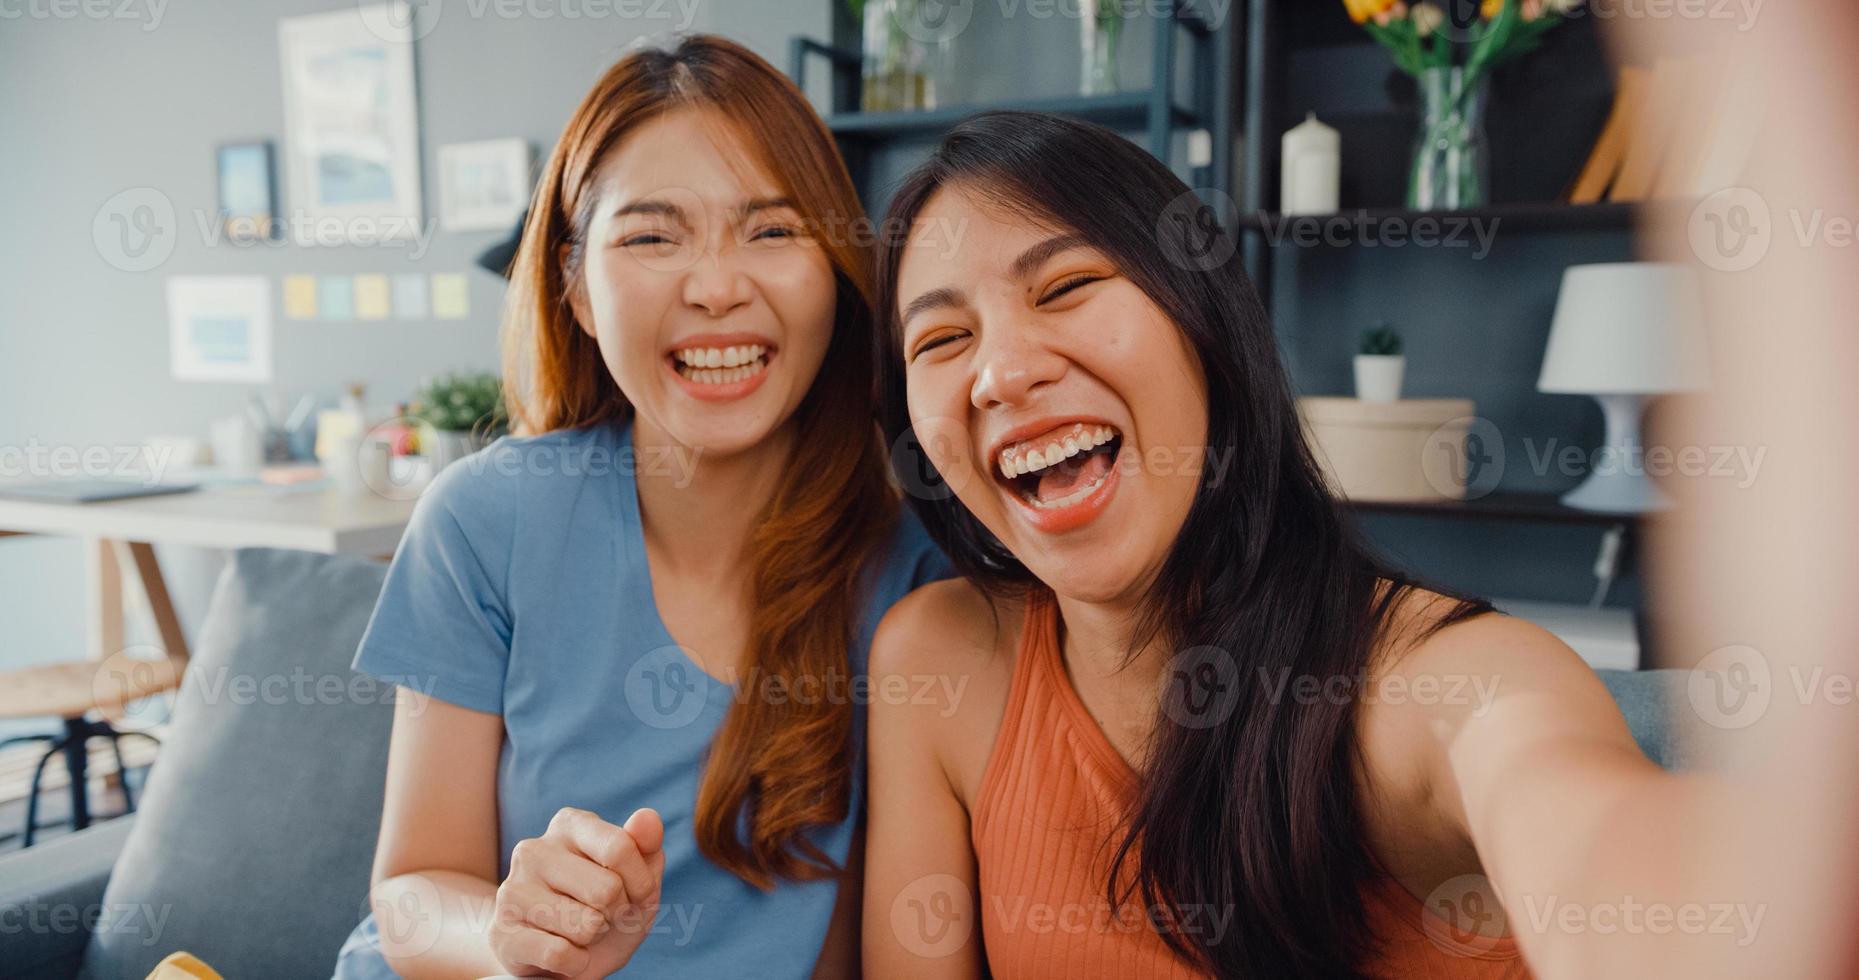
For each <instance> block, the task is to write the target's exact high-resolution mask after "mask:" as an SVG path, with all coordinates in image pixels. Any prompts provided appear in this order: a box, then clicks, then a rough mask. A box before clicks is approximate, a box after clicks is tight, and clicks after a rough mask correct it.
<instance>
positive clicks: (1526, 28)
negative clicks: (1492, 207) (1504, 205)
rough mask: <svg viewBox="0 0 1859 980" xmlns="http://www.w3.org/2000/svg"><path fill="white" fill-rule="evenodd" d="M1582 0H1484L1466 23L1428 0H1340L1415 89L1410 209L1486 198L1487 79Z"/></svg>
mask: <svg viewBox="0 0 1859 980" xmlns="http://www.w3.org/2000/svg"><path fill="white" fill-rule="evenodd" d="M1581 3H1582V0H1482V2H1481V3H1480V4H1479V9H1478V12H1477V13H1476V14H1475V15H1471V12H1470V11H1469V10H1468V11H1467V14H1468V15H1470V16H1469V17H1468V18H1467V20H1468V21H1469V22H1467V23H1460V22H1458V21H1457V20H1455V19H1454V18H1453V17H1450V16H1448V14H1447V12H1446V9H1445V8H1443V7H1441V6H1440V5H1439V4H1438V3H1435V2H1433V0H1422V2H1419V3H1413V4H1409V3H1407V2H1406V0H1343V5H1344V7H1345V8H1347V9H1348V11H1349V16H1350V18H1351V19H1352V20H1354V21H1355V22H1356V23H1358V24H1361V25H1362V26H1363V27H1364V28H1365V29H1366V30H1367V31H1368V33H1369V35H1370V36H1371V37H1373V38H1374V39H1375V40H1376V41H1378V42H1380V43H1381V45H1382V46H1383V47H1385V48H1387V49H1388V50H1389V52H1391V53H1392V54H1393V55H1394V64H1395V67H1397V68H1399V69H1400V70H1401V71H1404V72H1406V73H1407V74H1409V75H1412V76H1413V77H1414V81H1415V83H1416V84H1417V86H1418V88H1419V98H1420V128H1419V131H1418V133H1416V135H1415V137H1414V151H1413V154H1414V158H1413V165H1412V168H1411V170H1410V171H1409V173H1408V180H1407V206H1408V207H1410V208H1413V209H1415V210H1422V211H1427V210H1436V209H1447V208H1475V207H1480V206H1482V205H1485V204H1488V203H1490V200H1491V187H1490V169H1491V167H1490V152H1489V148H1488V146H1487V145H1486V142H1485V127H1484V121H1485V105H1486V89H1487V88H1488V81H1489V79H1488V76H1489V73H1490V71H1491V69H1492V68H1493V67H1495V66H1497V65H1498V64H1501V63H1503V62H1505V61H1508V60H1510V59H1511V58H1515V57H1517V56H1518V55H1521V54H1523V53H1525V52H1527V51H1530V50H1532V49H1533V48H1535V47H1536V46H1537V45H1539V44H1541V43H1542V38H1543V35H1544V34H1545V33H1546V32H1548V31H1549V30H1550V29H1551V28H1553V27H1555V26H1556V25H1557V24H1559V23H1561V22H1562V21H1563V19H1565V18H1566V17H1567V16H1568V15H1569V14H1570V13H1571V12H1572V11H1574V10H1575V9H1576V8H1577V7H1579V6H1581Z"/></svg>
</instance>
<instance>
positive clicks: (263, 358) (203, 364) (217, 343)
mask: <svg viewBox="0 0 1859 980" xmlns="http://www.w3.org/2000/svg"><path fill="white" fill-rule="evenodd" d="M168 369H169V372H170V373H172V374H173V375H174V378H175V380H177V381H240V382H245V383H248V384H267V383H269V382H270V381H271V281H270V280H269V279H267V278H265V277H264V276H174V277H171V278H170V279H169V280H168Z"/></svg>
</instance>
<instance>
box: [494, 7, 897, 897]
mask: <svg viewBox="0 0 1859 980" xmlns="http://www.w3.org/2000/svg"><path fill="white" fill-rule="evenodd" d="M685 108H696V109H710V110H715V111H717V112H718V113H719V114H720V115H721V116H723V117H725V118H726V119H727V120H728V121H729V123H730V124H731V125H733V126H734V127H735V129H736V133H737V135H738V136H739V137H740V138H741V142H742V145H744V146H745V147H748V148H750V151H751V152H753V153H755V154H757V155H758V156H759V157H760V159H759V161H758V162H759V163H760V164H761V165H762V166H763V167H764V168H765V170H766V171H767V173H768V174H769V175H770V176H771V177H772V178H773V180H774V181H775V183H776V184H777V185H779V186H780V189H781V191H782V192H783V193H784V194H785V196H786V197H787V198H788V199H789V200H790V201H791V202H792V204H793V207H794V209H795V210H796V211H797V212H798V213H799V214H800V216H801V219H802V220H803V221H804V222H805V223H806V224H807V225H808V227H809V231H810V232H811V233H812V235H813V238H814V240H815V241H816V242H817V243H818V244H819V245H820V246H821V247H822V248H823V249H824V251H825V253H826V255H827V258H828V260H829V261H830V262H831V264H832V267H833V272H834V282H835V288H836V290H837V303H836V312H835V314H834V322H833V336H832V340H831V341H830V343H829V345H828V348H827V353H826V359H825V361H824V362H823V364H822V365H821V367H820V372H819V374H818V376H816V377H815V379H814V381H813V384H812V387H811V388H810V389H809V391H808V393H807V396H806V398H805V399H804V400H803V401H802V403H801V405H800V407H799V408H798V409H797V410H796V414H795V418H794V420H793V422H794V424H795V427H796V428H795V436H796V438H795V440H794V446H795V450H794V458H793V459H792V460H790V461H789V462H788V465H787V469H786V472H785V473H784V474H783V475H782V477H781V481H780V486H779V488H778V489H777V490H776V492H775V494H774V497H773V498H772V499H771V500H770V501H769V503H768V505H767V507H766V508H765V509H764V511H763V513H762V514H761V515H760V517H761V519H760V520H759V521H758V522H757V527H756V530H755V531H754V533H753V534H752V536H751V539H750V541H749V554H750V561H751V562H752V564H753V570H752V574H751V579H752V585H751V601H752V602H753V603H754V607H753V610H752V612H751V616H750V650H749V658H748V660H747V663H746V665H745V666H746V667H747V670H746V672H745V674H746V676H748V677H750V678H752V679H754V680H755V681H756V682H757V686H754V687H752V688H751V689H750V696H747V697H743V698H739V699H737V701H736V702H735V703H734V704H733V705H731V707H730V710H729V714H728V716H727V717H726V718H725V720H724V722H723V724H722V727H721V729H720V730H719V731H718V732H717V735H716V739H715V741H714V742H713V743H712V744H711V747H710V752H709V757H708V759H707V761H706V763H705V767H704V774H703V779H702V782H701V785H700V787H699V789H698V795H697V815H696V821H695V824H696V826H695V831H696V836H697V844H698V847H699V849H700V850H701V851H702V852H703V853H704V855H705V856H706V857H708V858H709V859H710V860H711V861H713V862H715V863H716V864H718V865H719V866H721V867H724V868H727V869H728V870H730V871H731V872H733V873H735V874H736V875H738V876H739V877H741V878H742V879H743V880H745V881H747V882H749V883H751V884H753V885H756V886H757V887H761V888H769V887H772V886H773V884H774V879H775V878H777V877H781V878H790V879H811V878H821V877H829V876H832V875H834V874H837V873H838V870H839V869H838V868H837V867H836V866H835V865H834V864H833V862H832V860H831V859H830V858H829V857H828V856H827V855H826V854H825V853H823V852H822V851H820V850H819V848H817V847H815V846H814V845H813V844H812V843H811V842H810V841H809V840H808V839H807V838H806V836H805V833H806V831H807V830H809V829H810V828H815V827H819V826H822V825H829V824H836V823H839V822H841V821H843V820H844V819H845V818H846V815H847V810H848V808H849V806H850V802H851V795H852V794H851V787H852V767H853V765H854V764H855V761H856V760H854V759H853V757H852V745H853V738H852V736H853V732H852V719H853V714H852V706H851V705H850V704H849V703H847V699H845V698H832V697H816V698H808V699H797V698H793V697H787V698H778V699H777V698H767V697H758V696H756V695H757V694H758V693H760V692H762V691H764V690H768V689H770V688H773V689H782V690H788V691H793V690H796V687H795V685H794V682H795V681H796V680H797V679H798V678H801V677H806V678H808V679H809V680H810V682H812V683H814V684H830V683H834V679H835V678H837V679H841V680H843V679H845V678H846V677H847V676H848V673H849V671H850V666H849V661H848V658H847V651H848V650H849V649H850V644H851V643H852V640H853V630H854V629H855V628H856V626H857V621H858V608H859V598H860V595H861V591H862V590H861V589H860V584H861V583H860V575H861V572H862V570H863V565H864V559H865V556H866V555H867V554H869V553H870V551H871V550H872V549H873V548H874V547H875V546H876V545H877V544H878V542H879V541H881V540H882V539H883V538H884V537H885V536H886V533H887V531H888V529H889V528H890V526H891V523H892V521H894V520H895V517H896V514H897V499H896V493H895V492H894V491H893V490H892V489H891V487H890V484H889V482H888V479H887V477H886V475H885V462H884V455H883V451H882V446H881V444H880V442H879V437H878V433H877V427H876V424H875V421H874V415H873V409H874V406H873V386H872V380H871V378H872V375H871V350H872V343H873V340H872V320H871V313H870V310H871V256H870V250H869V248H868V247H859V246H857V245H855V244H854V242H855V241H856V237H855V236H853V235H848V234H846V233H845V230H846V229H847V228H853V227H859V226H861V225H862V223H863V221H864V216H863V211H862V210H861V209H860V206H859V202H858V197H857V195H856V194H855V193H854V191H853V187H852V179H851V177H850V175H849V174H847V172H846V167H845V163H844V162H843V161H842V160H841V159H840V157H839V154H838V152H837V151H836V150H835V149H834V147H833V141H832V136H831V135H830V134H829V133H828V132H827V129H826V127H825V125H824V124H823V123H822V122H821V121H820V119H819V117H818V116H817V115H815V114H814V112H813V110H812V108H811V107H810V106H809V105H808V104H807V101H806V97H805V96H803V95H802V94H801V92H800V90H799V89H797V88H795V87H794V85H793V83H792V82H790V81H789V80H788V79H787V78H786V76H784V75H782V74H781V73H780V72H778V71H776V70H775V69H774V68H773V67H771V66H770V65H769V64H768V63H767V62H766V61H763V60H762V59H761V58H759V57H757V56H756V55H755V54H753V53H751V52H750V51H748V50H747V49H745V48H743V47H741V46H740V45H737V44H735V43H732V42H730V41H726V40H723V39H721V38H717V37H712V36H706V35H696V36H692V37H688V38H685V39H683V40H682V41H681V43H679V44H678V46H677V47H676V48H675V49H672V50H657V49H647V50H640V51H637V52H634V53H632V54H629V55H627V56H626V57H625V58H623V59H621V60H620V61H619V62H618V63H616V64H615V65H614V66H613V67H612V68H611V69H609V70H608V71H607V73H606V74H605V75H604V76H603V77H602V78H601V79H600V81H599V82H597V83H596V84H595V85H594V88H593V90H592V91H590V92H589V93H588V94H587V97H586V98H585V99H583V100H582V102H581V105H580V107H579V108H578V109H576V110H575V113H574V116H573V117H572V118H571V119H570V120H569V121H568V125H567V127H566V128H565V129H564V130H563V132H562V137H561V140H560V141H559V142H558V143H557V144H556V146H555V151H554V152H553V153H552V154H551V155H550V157H549V161H548V165H547V167H546V168H545V170H544V171H543V173H542V175H541V179H540V181H539V182H538V185H537V188H536V192H535V196H534V198H533V200H532V202H531V206H530V214H529V219H528V221H527V222H526V223H525V225H524V227H523V237H522V243H521V245H520V246H519V247H518V249H517V253H516V258H515V260H514V261H513V263H512V266H511V277H510V292H509V294H508V298H507V300H506V308H505V314H504V373H505V376H506V378H507V379H508V383H507V385H506V389H507V390H506V398H507V400H508V402H509V407H510V414H511V418H512V420H513V424H514V427H515V429H516V430H517V431H518V432H521V433H532V434H533V433H540V432H549V431H553V430H557V429H564V428H573V427H579V426H585V425H591V424H595V423H600V422H608V421H623V420H625V419H627V418H629V417H630V414H631V412H632V408H631V406H630V405H629V404H628V403H627V402H626V399H625V398H624V396H622V395H621V393H620V390H619V386H618V385H617V384H616V383H615V382H614V380H613V377H612V375H611V374H610V373H609V372H608V370H607V367H606V363H605V362H604V361H603V360H602V359H601V355H600V349H599V346H598V345H597V344H596V342H595V341H594V340H593V338H592V337H590V336H588V334H587V333H585V332H584V331H582V329H581V328H580V327H579V326H578V325H577V324H576V322H575V317H574V312H573V310H572V308H571V307H570V304H569V299H568V297H569V291H570V290H571V289H573V288H576V284H577V280H578V277H579V276H580V274H581V272H582V269H583V264H584V261H585V258H586V250H587V229H588V225H589V221H590V219H591V217H592V215H591V212H592V210H593V207H594V199H595V197H596V196H597V195H596V192H595V189H594V187H593V181H594V177H595V174H596V172H597V170H598V169H599V166H600V164H601V162H602V161H603V160H604V159H605V158H606V155H607V153H608V151H609V150H611V149H612V148H613V147H615V146H617V145H619V144H620V142H621V141H622V140H624V139H625V138H626V137H627V136H628V135H629V134H630V133H632V132H634V131H635V130H637V129H638V128H639V127H640V126H641V125H643V124H645V123H646V122H648V121H650V120H652V119H655V118H657V117H659V116H662V115H664V114H665V113H667V112H671V111H675V110H678V109H685ZM763 683H766V684H767V685H768V687H762V686H760V685H761V684H763ZM778 684H780V685H785V687H780V688H776V687H775V685H778ZM800 689H803V690H804V689H805V688H804V687H803V688H800ZM814 689H815V690H819V689H821V688H820V687H815V688H814ZM828 689H830V688H828Z"/></svg>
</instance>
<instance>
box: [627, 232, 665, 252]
mask: <svg viewBox="0 0 1859 980" xmlns="http://www.w3.org/2000/svg"><path fill="white" fill-rule="evenodd" d="M669 244H671V239H670V238H667V237H666V236H665V235H663V234H661V233H659V232H656V231H643V232H640V233H638V234H636V235H628V236H626V237H625V238H622V239H620V247H621V248H631V247H633V246H634V245H669Z"/></svg>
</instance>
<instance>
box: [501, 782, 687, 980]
mask: <svg viewBox="0 0 1859 980" xmlns="http://www.w3.org/2000/svg"><path fill="white" fill-rule="evenodd" d="M664 844H665V825H664V823H663V822H662V821H660V820H659V817H658V813H657V812H655V811H653V810H635V811H633V815H632V816H630V817H628V818H627V819H626V825H625V826H624V827H616V826H614V825H613V824H610V823H608V822H606V821H605V820H602V819H600V818H599V817H597V816H595V815H594V814H592V813H589V812H588V811H586V810H576V809H574V808H573V807H563V808H562V809H561V810H558V811H556V814H555V817H554V819H552V820H550V821H549V829H548V830H547V831H545V832H544V833H543V835H542V836H541V837H532V838H529V839H526V840H520V841H517V844H516V847H515V849H514V850H512V851H511V854H510V875H509V877H507V878H505V879H504V882H503V884H502V885H500V886H498V888H497V905H496V914H495V916H494V918H493V919H492V921H491V937H490V939H491V952H493V953H494V954H496V956H497V960H498V962H499V963H501V964H503V967H504V969H505V970H508V971H509V972H511V973H513V974H516V975H518V976H523V975H537V976H546V977H551V978H572V980H582V978H599V977H605V976H606V975H608V974H609V973H612V972H613V971H615V970H618V969H619V968H620V967H622V966H625V965H626V961H627V960H630V959H632V956H633V951H634V950H636V949H638V948H639V944H640V943H641V942H644V941H645V937H646V936H647V935H648V934H650V932H651V930H652V923H653V921H654V920H656V919H657V918H658V894H659V885H660V883H661V882H662V880H663V878H664V876H665V852H664Z"/></svg>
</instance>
